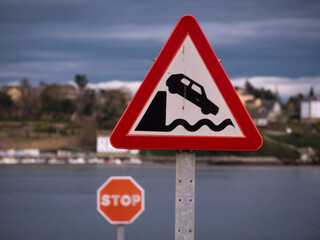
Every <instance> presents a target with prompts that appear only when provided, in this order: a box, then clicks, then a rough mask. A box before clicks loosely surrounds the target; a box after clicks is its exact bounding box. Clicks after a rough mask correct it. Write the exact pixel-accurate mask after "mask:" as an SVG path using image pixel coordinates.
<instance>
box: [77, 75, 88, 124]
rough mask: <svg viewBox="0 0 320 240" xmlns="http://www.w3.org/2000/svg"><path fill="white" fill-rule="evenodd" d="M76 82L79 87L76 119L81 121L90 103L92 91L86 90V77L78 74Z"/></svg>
mask: <svg viewBox="0 0 320 240" xmlns="http://www.w3.org/2000/svg"><path fill="white" fill-rule="evenodd" d="M74 81H75V83H76V84H77V86H78V96H77V102H76V104H77V114H76V118H78V119H80V118H81V117H82V115H83V114H84V112H85V110H86V107H87V105H88V102H89V101H90V91H89V90H88V89H86V86H87V84H88V80H87V77H86V75H81V74H76V75H75V78H74Z"/></svg>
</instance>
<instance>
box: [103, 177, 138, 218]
mask: <svg viewBox="0 0 320 240" xmlns="http://www.w3.org/2000/svg"><path fill="white" fill-rule="evenodd" d="M97 200H98V201H97V210H98V212H99V213H100V214H101V215H102V216H103V217H104V218H105V219H107V220H108V221H109V222H110V223H111V224H130V223H132V222H133V221H134V220H135V219H136V218H137V217H138V216H139V215H140V214H141V213H142V212H143V211H144V189H143V188H142V187H141V186H140V185H139V184H138V183H137V182H136V181H135V180H134V179H133V178H132V177H110V178H109V179H108V180H107V181H106V182H105V183H104V184H102V186H101V187H100V188H99V189H98V190H97Z"/></svg>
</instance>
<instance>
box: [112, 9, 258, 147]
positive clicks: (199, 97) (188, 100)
mask: <svg viewBox="0 0 320 240" xmlns="http://www.w3.org/2000/svg"><path fill="white" fill-rule="evenodd" d="M110 140H111V144H112V145H113V146H114V147H116V148H129V149H176V150H187V149H188V150H205V149H206V150H257V149H259V148H260V146H261V145H262V138H261V136H260V134H259V132H258V130H257V129H256V127H255V125H254V123H253V122H252V120H251V118H250V116H249V114H248V113H247V111H246V109H245V107H244V106H243V105H242V103H241V101H240V99H239V97H238V95H237V93H236V91H235V89H234V88H233V86H232V84H231V82H230V80H229V78H228V76H227V75H226V73H225V72H224V70H223V68H222V66H221V64H220V62H219V60H218V58H217V57H216V55H215V53H214V51H213V50H212V48H211V46H210V44H209V42H208V40H207V39H206V37H205V35H204V33H203V32H202V30H201V28H200V26H199V24H198V22H197V20H196V19H195V18H194V17H193V16H190V15H186V16H184V17H182V18H181V19H180V21H179V22H178V24H177V26H176V27H175V29H174V30H173V32H172V34H171V36H170V37H169V39H168V41H167V43H166V44H165V46H164V47H163V49H162V50H161V52H160V54H159V56H158V58H157V59H156V61H155V62H154V64H153V66H152V67H151V69H150V71H149V73H148V74H147V76H146V78H145V79H144V81H143V82H142V84H141V86H140V88H139V89H138V91H137V93H136V95H135V96H134V97H133V99H132V101H131V102H130V104H129V106H128V108H127V109H126V111H125V112H124V114H123V116H122V117H121V119H120V121H119V122H118V124H117V126H116V127H115V129H114V130H113V132H112V134H111V138H110Z"/></svg>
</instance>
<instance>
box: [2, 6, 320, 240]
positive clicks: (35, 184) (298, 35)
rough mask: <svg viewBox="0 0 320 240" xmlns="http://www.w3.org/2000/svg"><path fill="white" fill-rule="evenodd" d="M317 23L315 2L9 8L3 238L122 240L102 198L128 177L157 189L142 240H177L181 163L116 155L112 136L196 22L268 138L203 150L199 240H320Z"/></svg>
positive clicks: (139, 225)
mask: <svg viewBox="0 0 320 240" xmlns="http://www.w3.org/2000/svg"><path fill="white" fill-rule="evenodd" d="M319 12H320V2H319V1H313V0H306V1H299V0H280V1H275V0H272V1H259V0H243V1H236V0H231V1H192V0H187V1H174V0H170V1H166V0H165V1H146V0H141V1H110V0H107V1H101V0H91V1H87V0H69V1H61V0H52V1H40V0H29V1H22V0H1V1H0V53H1V54H0V212H1V216H0V238H1V239H22V238H23V239H51V238H52V239H53V238H55V239H56V238H59V239H74V238H77V239H88V238H89V237H91V236H93V237H92V238H95V239H103V238H104V239H111V238H112V236H113V237H114V236H115V228H112V226H110V225H109V224H108V223H107V222H105V220H104V219H103V218H102V217H101V216H99V215H98V213H97V212H96V210H95V191H96V189H97V188H98V187H99V186H100V185H101V184H102V183H103V182H104V181H105V180H106V178H107V177H108V176H112V175H116V174H117V175H133V176H134V177H135V178H136V180H137V181H138V182H139V183H140V185H142V186H143V187H144V185H145V187H146V199H147V202H146V212H145V213H144V214H142V215H141V217H140V218H139V219H138V220H137V221H136V222H135V223H134V224H132V225H131V226H129V227H128V231H129V232H128V235H129V236H130V239H172V238H173V236H174V235H173V231H174V230H173V222H174V221H173V220H172V219H173V218H174V186H175V185H174V184H175V182H174V179H175V177H174V176H175V171H174V164H175V151H166V150H161V151H160V150H140V151H139V150H133V151H128V150H118V149H114V148H113V147H112V146H111V145H110V142H109V135H110V133H111V131H112V129H113V128H114V126H115V125H116V124H117V122H118V120H119V118H120V117H121V115H122V113H123V111H124V110H125V108H126V107H127V105H128V103H129V102H130V100H131V99H132V97H133V96H134V94H135V92H136V91H137V89H138V88H139V86H140V84H141V82H142V80H143V79H144V77H145V76H146V74H147V73H148V71H149V69H150V68H151V66H152V64H153V61H154V59H155V58H157V56H158V54H159V52H160V51H161V49H162V47H163V45H164V44H165V42H166V40H167V39H168V37H169V36H170V33H171V32H172V30H173V29H174V27H175V25H176V24H177V22H178V21H179V19H180V18H181V17H182V16H183V15H185V14H192V15H193V16H195V17H196V18H197V20H198V22H199V24H200V26H201V28H202V30H203V31H204V33H205V35H206V37H207V38H208V40H209V42H210V44H211V46H212V48H213V50H214V52H215V53H216V55H217V57H218V58H219V59H221V60H222V66H223V68H224V70H225V71H226V73H227V75H228V76H229V78H230V80H231V82H232V84H233V85H234V87H235V89H236V91H237V93H238V95H239V97H240V99H241V101H242V102H243V104H244V105H245V107H246V109H247V110H248V112H249V114H250V115H251V118H252V119H253V121H254V123H255V125H256V126H257V127H258V129H259V131H260V133H261V135H262V137H263V139H264V144H263V146H262V148H261V149H260V150H258V151H256V152H221V151H219V152H217V151H198V152H197V165H198V170H197V174H198V175H197V177H199V189H198V190H197V198H198V199H199V204H196V211H197V212H198V213H197V214H198V215H197V216H196V229H197V228H198V229H199V231H198V232H196V237H197V236H198V238H199V239H213V238H217V239H319V238H320V231H319V229H320V225H319V222H320V221H319V220H320V209H319V207H318V203H319V201H320V190H319V189H320V188H319V184H320V169H319V161H320V160H319V159H320V144H319V142H320V68H319V66H320V14H319ZM217 165H227V166H223V167H221V166H217ZM152 186H156V187H152ZM167 188H168V189H167ZM215 194H217V195H215ZM148 207H150V208H149V209H148ZM66 209H67V210H66ZM151 209H152V210H151ZM209 213H210V214H209ZM157 216H158V217H157ZM62 219H63V220H64V221H61V220H62ZM155 219H156V220H155ZM243 219H245V220H243ZM153 220H154V221H155V222H153ZM230 221H231V222H230ZM62 223H63V224H62ZM104 227H106V228H104ZM89 229H91V230H89ZM145 229H147V230H145ZM164 229H166V230H164ZM171 233H172V234H171ZM95 234H97V235H95ZM197 234H198V235H197ZM108 235H109V236H110V238H108Z"/></svg>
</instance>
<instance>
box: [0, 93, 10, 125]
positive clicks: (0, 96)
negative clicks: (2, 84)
mask: <svg viewBox="0 0 320 240" xmlns="http://www.w3.org/2000/svg"><path fill="white" fill-rule="evenodd" d="M12 106H13V102H12V99H11V97H10V96H9V95H8V94H7V93H4V92H1V91H0V119H1V118H5V117H8V116H10V113H11V108H12Z"/></svg>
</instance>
